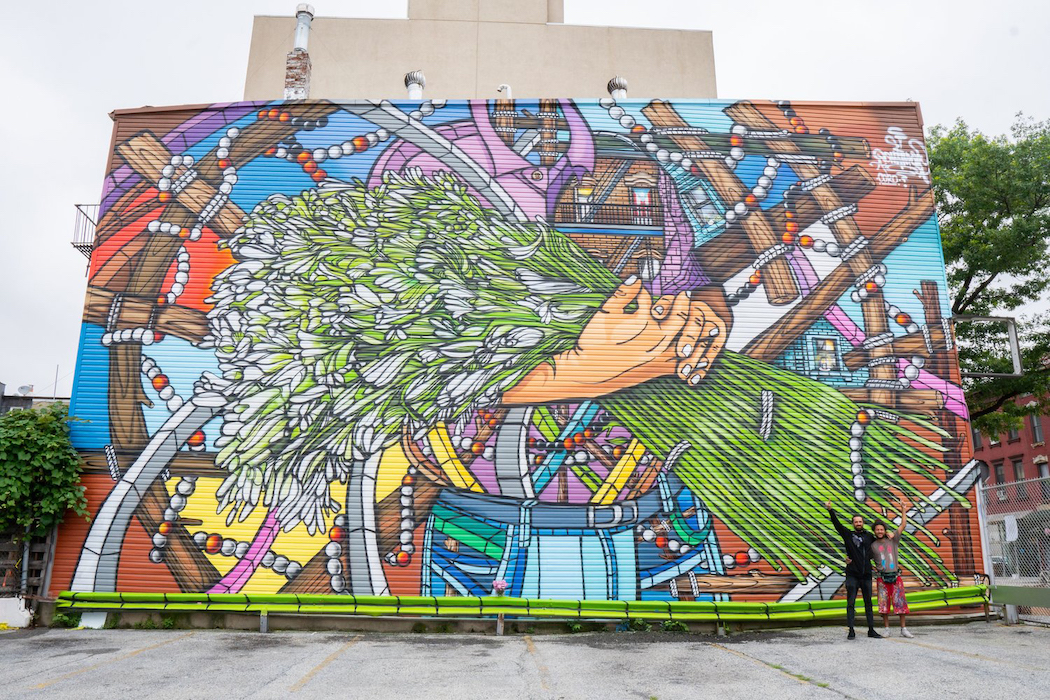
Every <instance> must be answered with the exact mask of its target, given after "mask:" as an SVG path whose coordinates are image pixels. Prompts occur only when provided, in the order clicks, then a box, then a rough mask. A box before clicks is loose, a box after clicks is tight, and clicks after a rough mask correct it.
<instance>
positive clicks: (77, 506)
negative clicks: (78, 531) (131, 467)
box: [0, 403, 88, 538]
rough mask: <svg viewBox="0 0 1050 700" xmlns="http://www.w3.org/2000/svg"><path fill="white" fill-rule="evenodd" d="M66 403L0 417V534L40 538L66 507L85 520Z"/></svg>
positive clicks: (11, 412) (85, 502) (85, 509)
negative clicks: (8, 533) (10, 533)
mask: <svg viewBox="0 0 1050 700" xmlns="http://www.w3.org/2000/svg"><path fill="white" fill-rule="evenodd" d="M68 421H69V418H68V416H67V414H66V407H65V406H64V405H63V404H60V403H52V404H48V405H47V406H44V407H43V408H34V409H30V410H26V411H8V412H7V413H5V414H3V415H0V532H14V533H23V534H24V536H25V537H30V538H31V537H44V536H46V535H47V534H48V533H49V532H50V531H51V528H53V527H54V526H55V525H57V524H58V523H60V522H62V518H63V517H65V514H66V511H68V510H72V511H73V512H74V513H76V514H77V515H80V516H83V517H84V518H87V516H88V511H87V500H86V499H85V498H84V487H83V486H81V485H80V466H81V465H80V457H79V456H78V455H77V453H76V451H75V450H74V449H73V445H72V444H71V443H70V442H69V423H68Z"/></svg>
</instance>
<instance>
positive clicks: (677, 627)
mask: <svg viewBox="0 0 1050 700" xmlns="http://www.w3.org/2000/svg"><path fill="white" fill-rule="evenodd" d="M660 629H661V630H663V631H664V632H688V631H689V625H687V624H685V623H684V622H682V621H681V620H664V621H663V622H661V623H660Z"/></svg>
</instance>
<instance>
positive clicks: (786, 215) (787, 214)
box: [784, 209, 795, 219]
mask: <svg viewBox="0 0 1050 700" xmlns="http://www.w3.org/2000/svg"><path fill="white" fill-rule="evenodd" d="M784 218H785V219H794V218H795V212H793V211H791V210H790V209H788V210H787V211H785V212H784Z"/></svg>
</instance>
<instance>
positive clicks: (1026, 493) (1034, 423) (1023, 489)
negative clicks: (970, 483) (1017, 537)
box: [972, 396, 1050, 513]
mask: <svg viewBox="0 0 1050 700" xmlns="http://www.w3.org/2000/svg"><path fill="white" fill-rule="evenodd" d="M1031 400H1032V397H1031V396H1021V397H1018V398H1017V399H1015V402H1016V403H1018V404H1025V403H1028V402H1029V401H1031ZM1048 429H1050V423H1048V421H1047V420H1046V416H1038V415H1033V416H1028V417H1026V418H1025V420H1024V425H1023V426H1022V428H1021V429H1020V430H1018V431H1017V432H1016V433H1006V434H1003V435H994V436H991V435H979V434H978V433H976V431H975V432H974V434H973V436H972V437H973V442H974V457H976V458H977V459H980V460H982V461H984V462H985V463H986V464H988V476H987V480H986V481H985V484H986V485H988V486H1004V488H1002V489H997V490H996V491H993V492H992V496H990V497H989V498H990V501H989V504H990V505H989V509H990V510H991V511H993V512H997V513H1009V512H1013V511H1017V510H1029V509H1031V508H1033V507H1037V506H1039V505H1042V504H1050V496H1048V495H1047V494H1050V489H1048V488H1046V487H1043V486H1042V485H1038V484H1028V485H1025V484H1022V485H1020V486H1018V485H1017V482H1018V481H1024V480H1027V479H1038V478H1041V477H1050V461H1048V457H1047V455H1048V452H1047V448H1046V435H1047V434H1046V430H1048Z"/></svg>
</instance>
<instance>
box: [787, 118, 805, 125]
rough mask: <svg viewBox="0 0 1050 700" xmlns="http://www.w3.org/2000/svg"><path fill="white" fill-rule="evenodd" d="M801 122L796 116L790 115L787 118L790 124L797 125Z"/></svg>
mask: <svg viewBox="0 0 1050 700" xmlns="http://www.w3.org/2000/svg"><path fill="white" fill-rule="evenodd" d="M801 123H802V120H801V119H799V118H798V117H791V119H789V120H788V124H790V125H791V126H798V125H799V124H801Z"/></svg>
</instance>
